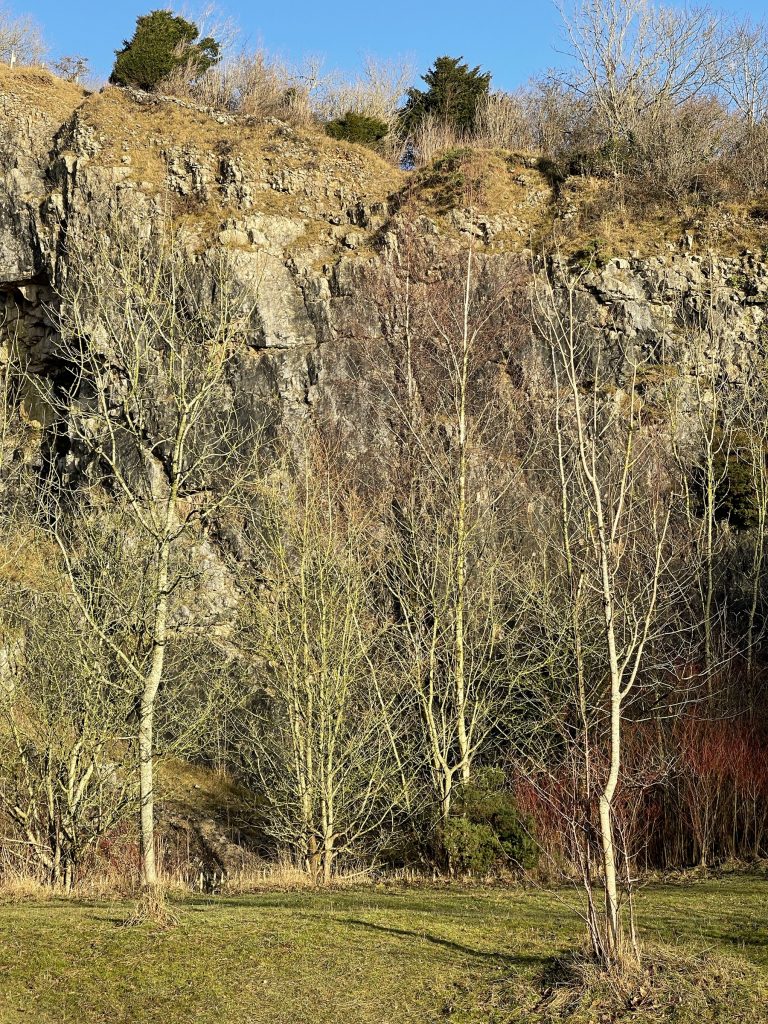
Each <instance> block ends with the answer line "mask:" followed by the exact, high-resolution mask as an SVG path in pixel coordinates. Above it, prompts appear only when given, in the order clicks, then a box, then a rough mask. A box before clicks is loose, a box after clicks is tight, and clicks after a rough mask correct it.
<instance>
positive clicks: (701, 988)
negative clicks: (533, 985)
mask: <svg viewBox="0 0 768 1024" xmlns="http://www.w3.org/2000/svg"><path fill="white" fill-rule="evenodd" d="M534 1014H535V1015H533V1016H532V1018H531V1019H532V1020H535V1021H536V1022H538V1024H550V1022H552V1024H554V1022H555V1021H571V1022H572V1024H593V1022H598V1021H599V1022H602V1021H606V1022H607V1021H610V1022H612V1024H613V1022H617V1024H618V1022H623V1021H626V1022H628V1024H629V1022H630V1021H631V1022H637V1024H657V1022H658V1024H662V1022H664V1024H666V1022H673V1021H674V1022H676V1024H715V1022H721V1021H722V1022H725V1021H734V1022H735V1021H738V1022H739V1024H762V1022H763V1021H765V1020H766V1015H767V1014H768V1003H767V1002H766V993H765V989H764V987H763V982H762V980H761V977H760V972H759V971H758V970H757V968H755V967H753V966H752V965H751V964H748V963H746V962H745V961H743V960H736V959H733V958H730V957H728V956H720V955H713V953H712V952H711V951H709V950H707V951H701V952H695V953H691V952H690V951H689V950H686V951H683V950H681V949H678V948H675V947H673V946H658V945H653V946H648V947H647V948H646V950H645V951H644V954H643V957H642V959H641V962H640V963H638V962H637V961H636V960H634V959H631V958H630V959H628V960H627V962H626V963H625V964H623V965H622V967H621V968H620V969H614V970H611V971H606V970H604V969H601V968H600V967H599V966H597V965H596V964H595V962H594V960H593V959H592V958H591V957H589V956H587V955H586V954H584V953H577V954H572V955H570V956H568V957H564V958H562V959H560V960H557V961H556V962H555V964H554V965H553V967H552V969H551V970H550V971H548V972H547V975H546V977H545V980H544V993H543V995H542V996H541V998H540V1000H539V1002H538V1004H537V1006H536V1008H535V1011H534Z"/></svg>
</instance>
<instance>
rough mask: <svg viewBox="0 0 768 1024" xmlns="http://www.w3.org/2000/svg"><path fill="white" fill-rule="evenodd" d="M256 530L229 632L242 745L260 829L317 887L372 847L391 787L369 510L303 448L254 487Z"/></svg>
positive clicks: (394, 793) (388, 814) (390, 803)
mask: <svg viewBox="0 0 768 1024" xmlns="http://www.w3.org/2000/svg"><path fill="white" fill-rule="evenodd" d="M254 524H255V529H256V536H255V538H254V539H255V542H256V544H257V546H258V553H257V564H258V565H259V568H260V571H259V572H258V573H257V576H256V578H257V579H259V578H260V579H262V580H263V584H262V585H261V586H260V587H259V588H258V589H257V590H255V591H253V592H252V593H251V595H250V598H249V601H248V603H247V607H246V609H245V617H244V622H243V628H242V630H241V633H240V643H241V644H242V645H243V647H244V649H245V651H246V652H247V654H248V656H249V657H250V658H251V659H252V660H253V669H252V680H253V684H252V694H251V703H250V715H247V716H246V718H245V724H244V726H243V728H242V729H241V738H240V744H239V745H240V750H241V754H242V756H243V757H244V760H245V764H246V767H247V768H248V770H249V772H250V774H251V775H252V776H253V777H255V778H256V779H257V780H258V782H259V783H260V785H261V788H262V792H263V794H264V796H265V798H266V800H267V803H268V808H269V811H268V818H267V821H266V829H267V832H268V833H269V834H271V835H272V836H273V837H274V838H275V839H276V840H277V841H278V842H279V843H280V844H282V845H283V846H287V847H288V848H289V849H290V850H291V851H292V852H293V853H294V855H295V856H296V857H297V859H298V860H299V862H300V863H302V864H304V865H305V866H306V868H307V870H308V871H309V872H310V874H311V875H312V877H313V879H315V880H322V881H324V882H329V881H330V880H331V877H332V876H333V873H334V867H335V864H336V861H337V859H338V858H339V857H341V856H345V855H346V856H350V855H355V854H356V855H358V856H360V855H361V854H364V853H366V852H370V848H371V845H372V844H375V843H376V842H381V840H382V837H383V836H384V835H386V828H385V825H386V823H387V822H388V821H390V822H391V820H392V818H393V813H394V807H395V806H396V805H397V803H398V801H399V795H398V788H399V787H400V786H401V782H400V777H399V773H398V771H397V765H396V762H395V751H396V744H395V742H394V737H393V734H392V732H391V729H392V724H391V723H392V720H393V718H394V716H393V715H392V714H391V708H390V704H391V701H392V699H393V694H392V691H391V688H390V689H389V692H388V693H387V688H386V687H385V686H384V684H383V682H382V679H381V673H382V665H383V660H382V637H383V632H384V629H385V628H386V620H383V619H382V618H381V616H377V614H376V601H375V598H376V590H375V585H374V584H375V580H376V576H377V572H378V565H377V557H376V545H375V543H372V540H373V536H374V534H373V531H372V529H371V515H370V513H366V512H365V511H364V510H363V506H362V504H361V502H360V499H359V498H358V497H356V495H355V493H354V490H353V489H352V488H350V487H349V486H348V485H345V484H344V483H343V482H342V481H340V480H339V479H338V478H337V477H336V475H335V473H334V470H333V467H332V465H329V463H328V453H327V451H326V450H324V449H323V447H322V446H319V445H318V444H316V443H315V444H308V445H307V446H306V447H305V450H304V451H303V452H302V454H301V457H300V463H299V465H294V466H293V467H292V469H291V472H290V476H283V475H281V476H279V477H278V478H277V479H276V481H275V486H274V488H273V489H272V490H271V491H263V492H262V494H261V495H260V500H259V502H258V505H257V508H256V510H255V511H254ZM366 844H368V849H366Z"/></svg>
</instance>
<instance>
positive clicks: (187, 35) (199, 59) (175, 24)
mask: <svg viewBox="0 0 768 1024" xmlns="http://www.w3.org/2000/svg"><path fill="white" fill-rule="evenodd" d="M199 35H200V30H199V29H198V27H197V25H195V24H194V22H191V21H187V20H186V18H182V17H180V16H178V15H175V14H173V12H172V11H151V12H150V13H149V14H143V15H142V16H141V17H139V18H137V19H136V31H135V32H134V33H133V38H132V39H130V40H129V39H126V40H125V41H124V42H123V48H122V49H121V50H116V51H115V56H116V60H115V66H114V68H113V69H112V74H111V75H110V78H109V80H110V82H112V84H113V85H132V86H136V87H138V88H139V89H152V88H154V87H155V86H156V85H157V83H158V82H160V81H162V79H164V78H167V77H168V75H170V73H171V72H172V71H175V70H177V69H178V68H180V67H185V66H186V67H188V68H189V70H190V74H191V76H192V77H197V76H198V75H201V74H203V72H205V71H207V70H208V69H209V68H211V67H213V65H214V64H216V63H217V62H218V60H219V59H220V57H221V48H220V46H219V44H218V43H217V42H216V40H215V39H213V38H212V37H211V36H205V37H204V38H203V39H198V36H199Z"/></svg>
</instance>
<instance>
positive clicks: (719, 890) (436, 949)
mask: <svg viewBox="0 0 768 1024" xmlns="http://www.w3.org/2000/svg"><path fill="white" fill-rule="evenodd" d="M767 897H768V881H765V880H761V879H755V878H739V877H733V878H728V879H724V880H721V881H707V882H698V883H693V884H689V885H679V886H664V887H652V888H648V889H646V890H644V891H643V892H642V893H641V894H640V895H639V898H638V906H639V911H640V919H641V926H642V929H643V936H644V938H646V939H648V940H653V939H660V940H662V941H664V942H665V943H666V944H668V945H670V944H672V945H675V946H679V948H680V949H681V950H682V949H685V950H702V949H705V950H708V951H709V955H710V956H712V957H717V956H720V955H725V956H727V957H732V958H734V959H735V961H736V966H737V967H738V964H739V963H745V964H746V963H751V964H752V965H754V967H753V974H754V977H755V978H757V979H758V981H757V982H756V983H755V982H754V981H753V982H751V983H750V984H751V986H752V989H753V990H754V989H755V988H757V989H758V990H759V989H760V988H761V987H762V981H761V980H760V979H761V977H762V976H764V977H765V980H766V987H765V989H764V990H763V991H762V992H759V991H756V992H755V996H756V998H758V999H763V998H765V1006H766V1012H765V1016H764V1017H763V1016H761V1015H760V1014H758V1015H757V1016H755V1017H754V1018H753V1017H749V1018H747V1017H741V1016H734V1017H733V1018H732V1019H733V1021H734V1024H740V1022H741V1021H746V1020H747V1019H749V1021H750V1022H751V1021H752V1020H753V1019H754V1020H755V1021H758V1022H759V1021H761V1020H763V1019H764V1020H766V1021H768V906H767V904H768V899H767ZM573 901H574V897H573V895H572V894H564V895H556V894H553V893H546V892H538V891H531V890H528V891H523V890H518V889H512V890H505V889H501V888H499V889H466V888H424V889H421V888H373V887H368V888H361V889H358V890H350V891H336V892H318V893H287V894H274V893H270V894H264V895H257V896H247V897H236V898H235V897H226V896H224V897H217V898H212V899H210V900H206V899H189V900H187V901H185V902H184V903H182V904H180V906H179V908H178V909H179V911H180V914H181V923H180V924H179V925H178V926H177V927H176V928H173V929H171V930H168V931H165V932H163V931H157V930H155V929H153V928H152V927H151V926H148V925H147V926H141V927H138V928H135V927H134V928H126V927H121V924H122V922H123V921H124V920H125V918H126V917H127V916H128V914H129V912H130V906H129V905H128V904H125V903H108V902H70V901H63V900H62V901H49V902H45V903H13V904H5V905H4V906H2V907H1V908H0V1024H16V1022H22V1021H23V1022H25V1024H49V1022H53V1021H56V1022H57V1024H69V1022H72V1024H91V1022H93V1024H96V1022H114V1024H120V1022H126V1024H127V1022H129V1021H130V1022H132V1024H133V1022H135V1024H153V1022H158V1024H181V1022H184V1024H186V1022H195V1024H213V1022H216V1024H220V1022H226V1024H238V1022H248V1024H303V1022H305V1021H307V1022H312V1024H342V1022H343V1024H374V1022H375V1024H385V1022H389V1024H401V1022H402V1024H406V1022H412V1021H413V1022H415V1021H419V1022H431V1021H435V1022H436V1021H452V1022H455V1024H465V1022H466V1024H468V1022H472V1024H474V1022H480V1021H493V1022H499V1024H500V1022H507V1021H509V1022H513V1021H528V1020H531V1021H533V1020H539V1019H540V1018H539V1016H538V1015H534V1016H532V1015H530V1014H528V1013H526V1012H525V1011H524V1010H523V1009H522V1006H523V1004H524V1003H525V999H524V998H523V997H522V996H520V998H521V1000H522V1002H520V1003H518V1001H517V1000H518V995H519V994H520V993H523V992H525V991H527V992H528V994H529V996H530V995H531V994H533V996H531V998H534V996H536V993H538V991H539V989H540V987H541V979H542V977H546V975H547V972H548V971H551V965H552V962H553V958H555V957H557V956H560V955H562V954H564V953H566V952H567V951H569V950H572V949H573V948H574V947H575V946H578V945H579V943H580V942H581V940H582V931H581V925H580V922H579V920H578V918H577V917H576V915H575V914H574V912H573V909H572V907H571V905H572V903H573ZM755 967H756V968H757V969H758V970H757V971H755V970H754V968H755ZM749 977H750V978H752V975H751V974H750V975H749ZM536 998H537V996H536ZM534 1001H535V999H534ZM527 1005H531V1003H530V1002H529V1003H528V1004H527ZM761 1005H762V1004H761ZM558 1019H561V1018H559V1017H558ZM578 1019H579V1020H582V1019H592V1018H590V1017H586V1018H584V1017H579V1018H578ZM594 1019H595V1020H596V1021H599V1020H600V1018H599V1017H595V1018H594ZM614 1019H617V1018H614V1017H609V1018H608V1020H614ZM621 1019H622V1020H623V1019H624V1017H623V1016H622V1017H621ZM628 1019H632V1020H635V1019H636V1020H637V1021H638V1024H640V1022H641V1021H642V1022H644V1021H646V1020H654V1021H655V1020H657V1019H658V1020H662V1019H663V1020H665V1021H666V1020H667V1019H669V1020H678V1019H679V1020H681V1021H682V1020H687V1019H689V1018H687V1017H685V1016H684V1015H683V1016H679V1017H675V1016H672V1017H669V1018H667V1017H655V1016H654V1017H644V1016H642V1015H633V1016H632V1017H631V1018H628ZM706 1019H707V1020H709V1019H712V1020H717V1021H720V1022H721V1024H730V1018H729V1017H723V1016H719V1017H718V1016H712V1017H711V1018H706ZM697 1020H698V1021H699V1022H701V1021H702V1018H701V1017H698V1018H697Z"/></svg>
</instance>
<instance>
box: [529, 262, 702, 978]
mask: <svg viewBox="0 0 768 1024" xmlns="http://www.w3.org/2000/svg"><path fill="white" fill-rule="evenodd" d="M576 289H577V285H576V283H575V282H574V281H573V280H567V281H566V282H565V283H564V284H563V285H562V288H558V289H556V288H555V286H554V285H553V283H552V281H551V280H549V279H548V278H542V277H540V278H539V279H538V281H537V286H536V297H535V312H534V320H535V324H536V327H537V330H538V332H539V333H540V335H541V336H542V338H543V339H544V340H545V341H546V343H547V345H548V347H549V350H550V354H551V362H552V373H553V395H552V401H553V411H552V417H553V423H552V428H553V435H552V436H553V454H554V466H555V475H556V480H557V487H556V494H557V495H558V496H557V498H556V499H555V500H556V501H557V506H556V507H558V512H557V518H558V519H559V524H560V525H559V540H558V543H557V548H556V551H555V552H553V555H552V556H551V557H550V556H548V557H547V561H548V562H551V565H550V569H549V570H548V572H547V576H545V577H544V579H547V578H548V579H549V582H548V583H547V584H546V587H547V588H548V587H551V586H552V575H551V574H552V570H553V569H555V570H556V573H555V575H556V578H559V579H561V580H562V588H561V593H562V594H563V598H564V609H565V610H566V615H565V622H566V623H568V629H569V630H570V631H571V634H572V644H573V657H574V658H575V673H574V677H573V679H572V684H573V685H572V689H571V697H570V702H571V705H572V708H573V714H574V717H575V721H576V723H577V727H576V729H575V730H574V731H573V732H571V733H570V735H571V740H570V741H568V742H569V744H571V743H572V744H575V745H576V748H577V749H579V748H580V749H581V750H582V754H581V755H580V756H579V757H578V758H575V759H573V760H572V762H571V763H572V766H575V767H576V768H577V770H578V771H579V772H583V773H584V775H585V778H584V785H583V788H582V792H583V794H584V805H583V807H584V810H583V812H582V814H583V815H585V816H582V817H581V818H580V820H579V822H578V823H577V828H578V829H579V830H581V831H582V832H584V834H585V835H587V836H588V835H589V834H590V832H591V830H592V829H593V828H594V829H595V835H596V838H597V840H598V848H599V867H600V872H599V873H600V878H601V886H602V901H603V909H602V910H600V909H599V908H598V907H597V905H596V904H595V902H594V900H593V897H592V885H593V878H592V875H591V872H588V873H587V874H585V877H584V881H585V884H586V886H587V894H588V898H589V899H588V902H589V906H590V914H589V917H588V921H589V925H590V938H591V942H592V946H593V951H594V953H595V955H596V957H597V958H598V959H599V960H600V961H601V962H602V963H603V964H605V965H607V966H612V965H617V964H618V963H619V962H620V961H621V959H622V958H623V957H624V956H625V954H626V946H627V936H626V932H625V927H624V925H623V922H622V900H621V892H620V876H621V868H622V863H621V856H620V852H621V846H620V843H619V841H618V827H619V825H618V821H617V797H618V793H619V789H620V786H621V785H622V783H626V782H627V781H628V780H626V779H624V778H623V776H622V767H623V734H624V728H625V722H626V720H627V717H628V716H629V715H630V714H631V709H632V705H633V703H637V701H639V700H640V699H641V697H642V693H643V690H644V687H645V684H647V683H648V682H649V681H651V682H652V681H653V679H654V677H655V676H656V674H657V673H659V672H661V671H662V666H663V664H664V657H665V641H666V642H667V643H668V642H669V641H670V640H671V639H673V638H674V639H675V640H676V642H680V638H681V633H680V631H679V626H678V623H677V618H676V613H675V612H674V609H675V607H676V605H677V603H678V601H679V595H680V593H681V591H682V589H684V583H683V580H684V575H683V573H682V572H681V567H680V564H679V563H678V561H677V560H676V557H675V551H674V545H673V543H672V531H671V530H670V522H671V521H672V520H673V517H674V516H675V515H676V501H677V499H676V498H675V489H674V479H671V480H670V478H669V467H666V466H665V465H664V461H663V459H660V458H659V457H658V455H659V452H662V451H663V447H662V446H661V445H660V444H659V440H660V439H659V438H658V437H654V430H653V427H652V425H651V424H648V423H645V422H644V417H643V410H642V402H641V400H640V398H639V394H638V390H637V374H638V362H637V360H636V359H635V357H633V355H632V354H631V353H625V354H624V355H623V358H620V359H618V361H615V360H612V359H610V358H609V356H608V353H607V352H606V351H605V350H604V348H603V346H602V342H601V339H600V337H599V336H596V335H593V334H592V333H590V332H587V331H585V330H584V329H583V328H582V327H581V326H580V323H581V312H580V310H579V308H578V300H577V291H576ZM622 363H624V365H622ZM617 379H618V380H619V381H620V382H621V383H620V386H619V387H618V389H617V387H616V381H617ZM545 564H546V563H545ZM541 589H542V590H543V589H545V588H544V587H542V588H541ZM667 613H669V616H670V617H668V615H667ZM555 633H556V637H557V638H558V646H561V644H560V638H561V637H562V635H563V634H562V632H561V631H558V630H556V631H555ZM551 670H556V665H553V666H552V669H551ZM566 735H568V733H566ZM592 811H594V819H593V818H592ZM624 884H625V886H626V887H629V884H630V879H629V878H628V877H625V880H624Z"/></svg>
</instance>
